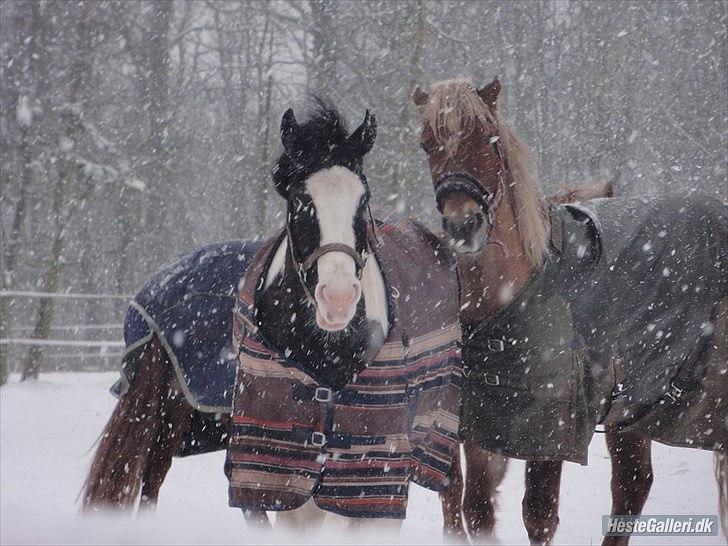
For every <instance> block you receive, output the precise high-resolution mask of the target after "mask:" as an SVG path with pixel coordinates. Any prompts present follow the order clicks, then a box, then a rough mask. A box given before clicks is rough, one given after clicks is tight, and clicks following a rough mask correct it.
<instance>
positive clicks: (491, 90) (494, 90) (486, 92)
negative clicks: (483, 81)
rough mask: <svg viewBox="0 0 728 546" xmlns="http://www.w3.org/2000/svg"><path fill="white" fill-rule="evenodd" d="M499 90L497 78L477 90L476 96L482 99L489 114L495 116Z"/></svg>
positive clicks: (499, 85)
mask: <svg viewBox="0 0 728 546" xmlns="http://www.w3.org/2000/svg"><path fill="white" fill-rule="evenodd" d="M500 90H501V84H500V81H498V76H496V78H495V79H494V80H493V81H492V82H490V83H489V84H488V85H486V86H485V87H483V88H482V89H479V90H478V96H479V97H480V98H481V99H483V102H484V103H485V104H486V105H487V106H488V109H489V110H490V111H491V113H493V114H495V109H496V104H497V102H498V94H499V93H500Z"/></svg>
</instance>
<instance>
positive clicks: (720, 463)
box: [715, 450, 728, 537]
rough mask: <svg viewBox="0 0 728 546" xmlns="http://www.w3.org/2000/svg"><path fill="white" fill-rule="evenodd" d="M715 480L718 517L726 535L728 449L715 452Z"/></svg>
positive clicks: (727, 523)
mask: <svg viewBox="0 0 728 546" xmlns="http://www.w3.org/2000/svg"><path fill="white" fill-rule="evenodd" d="M715 480H716V481H717V482H718V518H719V519H720V526H721V527H722V528H723V535H725V536H726V537H728V450H727V451H723V452H719V451H716V452H715Z"/></svg>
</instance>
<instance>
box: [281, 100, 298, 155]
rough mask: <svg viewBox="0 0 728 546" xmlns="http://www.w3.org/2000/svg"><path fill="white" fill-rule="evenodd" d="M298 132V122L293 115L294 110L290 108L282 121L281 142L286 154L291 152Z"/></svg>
mask: <svg viewBox="0 0 728 546" xmlns="http://www.w3.org/2000/svg"><path fill="white" fill-rule="evenodd" d="M297 130H298V122H297V121H296V116H294V115H293V108H289V109H288V110H286V113H285V114H283V119H282V120H281V142H282V143H283V147H284V148H285V149H286V152H290V151H291V147H292V146H293V141H294V137H295V134H296V131H297Z"/></svg>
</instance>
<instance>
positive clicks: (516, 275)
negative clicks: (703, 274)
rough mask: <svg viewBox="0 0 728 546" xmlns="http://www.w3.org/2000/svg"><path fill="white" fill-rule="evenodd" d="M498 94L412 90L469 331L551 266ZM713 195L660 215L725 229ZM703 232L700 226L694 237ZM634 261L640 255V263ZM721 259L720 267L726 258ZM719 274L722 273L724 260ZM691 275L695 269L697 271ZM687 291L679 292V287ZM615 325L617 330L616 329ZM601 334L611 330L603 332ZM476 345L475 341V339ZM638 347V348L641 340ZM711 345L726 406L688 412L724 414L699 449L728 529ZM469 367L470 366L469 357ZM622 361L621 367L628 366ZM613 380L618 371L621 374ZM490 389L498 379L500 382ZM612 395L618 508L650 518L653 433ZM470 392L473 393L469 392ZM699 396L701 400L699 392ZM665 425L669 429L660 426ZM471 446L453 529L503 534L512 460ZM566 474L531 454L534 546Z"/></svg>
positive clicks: (608, 428) (710, 384) (719, 325)
mask: <svg viewBox="0 0 728 546" xmlns="http://www.w3.org/2000/svg"><path fill="white" fill-rule="evenodd" d="M499 91H500V84H499V82H498V81H497V80H495V81H494V82H493V83H491V84H490V85H488V86H486V87H485V88H483V89H481V90H477V89H475V88H474V87H473V86H472V84H471V83H470V82H469V81H468V80H464V79H460V80H449V81H444V82H440V83H438V84H435V85H434V86H433V88H432V92H431V93H429V94H428V93H426V92H424V91H422V90H421V89H419V87H418V88H416V89H415V91H414V92H413V97H412V98H413V101H414V103H415V104H416V106H417V107H418V109H419V112H420V114H421V115H422V118H423V131H422V135H421V145H422V148H423V149H424V151H425V153H426V154H427V156H428V161H429V165H430V169H431V174H432V178H433V182H434V185H435V192H436V199H437V204H438V209H439V210H440V212H441V214H442V215H443V227H444V229H445V231H446V232H447V237H448V239H449V240H450V242H451V246H452V248H453V250H454V251H455V252H456V254H457V268H458V273H459V276H460V283H461V309H462V313H461V322H462V324H463V327H464V331H467V330H468V329H470V330H471V331H473V332H477V329H478V328H479V327H480V326H482V325H483V324H488V321H490V319H492V318H493V317H494V316H498V315H497V314H498V313H499V312H501V311H502V310H504V309H506V308H507V307H508V305H509V304H510V303H511V302H512V301H513V300H514V299H516V298H517V297H518V295H520V294H521V293H522V291H523V290H525V288H526V287H527V286H528V285H529V282H530V281H531V280H532V278H534V274H535V272H537V271H539V270H540V268H542V267H545V266H544V265H543V264H544V262H543V260H544V256H545V255H546V253H547V251H548V248H549V245H550V243H551V239H550V237H551V234H550V232H549V213H548V207H547V206H545V200H544V199H543V197H542V194H541V193H540V191H539V189H538V186H537V185H536V183H535V181H534V180H533V178H532V176H531V174H530V172H529V169H528V154H527V150H526V148H525V146H524V145H523V143H522V142H521V141H520V140H519V139H518V138H517V137H516V136H515V135H514V134H513V133H512V132H511V131H510V130H509V129H508V128H507V127H505V125H504V124H503V123H502V122H501V120H500V118H499V116H498V113H497V108H496V104H497V98H498V94H499ZM579 197H580V196H578V195H570V194H569V193H566V194H564V195H562V196H560V198H559V199H558V200H559V201H570V200H572V199H575V198H579ZM607 201H608V202H612V201H611V200H607ZM615 201H617V200H615ZM705 202H706V201H703V202H702V203H698V199H697V198H692V199H691V198H688V199H687V200H685V201H682V202H676V201H673V202H668V205H667V206H664V207H663V208H661V209H659V210H658V213H660V214H668V213H672V212H674V211H680V212H682V211H683V210H685V209H684V208H682V209H681V208H680V207H694V208H693V209H692V210H695V211H696V215H695V216H697V217H698V218H699V219H701V220H702V221H703V222H706V221H707V222H713V224H704V226H705V225H707V226H710V225H715V226H718V227H716V228H715V229H714V231H716V232H717V231H718V230H724V229H725V222H724V218H725V214H724V212H725V210H724V205H721V204H716V202H711V203H710V204H708V205H703V203H705ZM615 206H617V207H620V206H622V204H621V203H616V204H615ZM700 207H702V208H700ZM688 210H691V209H690V208H688ZM683 216H685V215H683ZM704 226H701V227H703V230H702V233H707V235H706V237H707V238H708V239H710V238H711V237H712V238H718V237H719V235H718V234H717V233H713V232H711V230H710V229H707V228H705V227H704ZM665 233H667V232H665ZM684 233H686V231H685V230H684V229H683V226H680V228H678V230H677V233H676V235H677V236H680V235H681V234H684ZM692 235H693V234H692V233H691V234H690V236H692ZM660 236H661V237H663V236H664V235H660ZM713 241H716V239H710V240H709V244H712V247H711V248H713V249H715V248H718V250H717V252H719V253H720V252H724V251H725V249H724V248H723V247H721V246H720V245H721V243H719V242H717V241H716V242H715V243H714V242H713ZM678 244H681V243H678ZM683 248H684V247H683ZM673 254H674V252H673ZM580 257H581V256H580ZM590 258H591V256H590ZM603 261H604V260H602V261H601V262H599V263H600V264H601V263H603ZM684 261H687V260H684ZM617 263H619V262H617ZM633 263H635V262H631V263H630V265H632V264H633ZM714 263H716V262H715V261H708V262H707V264H708V265H709V266H711V267H712V264H714ZM718 263H719V264H720V259H719V260H718ZM697 265H701V264H697ZM717 269H718V270H719V269H720V265H718V267H717ZM663 271H664V270H663ZM681 273H683V272H681ZM685 274H687V275H689V274H690V272H689V271H688V272H686V273H685ZM719 274H720V272H719ZM607 275H608V273H607ZM711 275H713V276H711V277H710V281H711V282H714V284H716V285H719V286H718V288H717V289H716V291H717V292H718V294H717V297H715V298H714V299H713V300H712V301H711V306H712V309H711V310H709V311H710V312H713V313H714V314H713V317H714V318H713V319H712V320H714V323H713V325H714V326H715V330H713V329H711V330H710V333H712V332H713V331H717V332H724V331H725V329H726V322H727V321H726V305H725V304H726V301H727V300H726V299H725V294H722V292H720V291H721V289H722V288H721V287H722V284H721V281H720V277H714V275H715V270H713V271H712V272H711ZM663 276H666V275H664V274H663ZM607 278H608V277H607ZM656 282H657V281H656ZM648 284H649V283H648ZM667 284H668V286H669V289H672V287H673V286H675V283H673V284H672V285H670V284H669V283H667ZM625 288H626V289H628V290H629V291H628V292H627V297H632V298H633V299H634V298H635V294H636V293H637V292H636V291H635V290H633V288H632V287H631V286H630V287H625ZM708 288H709V289H710V285H708ZM677 289H678V291H679V289H680V286H679V285H677ZM711 290H712V289H711ZM577 295H578V296H579V297H581V299H580V300H579V299H576V301H575V303H571V305H572V310H574V309H576V311H578V312H579V313H581V314H580V318H582V319H584V318H586V319H587V320H592V315H594V309H593V308H590V307H589V305H585V303H588V297H589V296H590V295H591V294H589V293H588V291H583V292H581V293H579V294H577ZM721 295H722V296H723V299H721ZM671 296H672V294H671V293H670V294H668V295H667V297H666V298H665V300H664V303H660V304H658V305H663V304H664V305H670V304H671V302H672V301H673V300H674V299H677V298H676V297H671ZM677 296H678V297H679V294H678V295H677ZM713 296H715V294H713V292H711V297H713ZM569 297H574V295H573V293H569ZM570 301H571V300H570ZM644 303H645V305H647V304H649V302H644ZM574 306H576V307H574ZM649 309H652V308H651V307H649ZM602 311H603V310H602V309H600V312H602ZM617 311H618V309H617ZM585 322H586V321H585ZM708 324H709V323H708ZM575 326H576V322H575ZM590 326H591V325H590ZM586 330H587V332H586V334H587V335H585V336H584V337H585V338H586V339H587V340H589V339H590V338H589V333H590V332H589V328H587V329H586ZM604 331H608V332H610V334H612V335H613V333H612V331H611V330H604ZM591 333H592V334H593V333H594V330H592V332H591ZM579 334H582V332H579ZM598 335H602V331H599V332H598ZM678 335H679V334H678ZM605 337H606V336H605ZM706 337H707V335H706ZM611 339H614V338H610V339H606V340H605V339H602V340H598V341H597V342H595V344H596V343H598V342H599V341H608V342H609V341H611ZM685 339H687V338H685ZM721 339H722V341H721ZM592 341H593V340H592ZM465 343H466V344H467V343H468V341H467V339H466V341H465ZM636 343H637V344H639V341H637V342H636ZM704 346H705V347H707V348H706V349H705V350H703V351H702V352H701V353H700V358H707V359H709V361H708V362H705V361H704V363H705V369H708V370H710V373H711V374H713V375H712V376H711V377H710V378H708V379H706V380H705V381H704V382H703V383H702V384H701V385H700V386H701V387H704V388H706V389H711V388H712V389H714V390H713V391H709V392H708V396H707V397H704V398H701V399H700V400H699V401H700V402H702V401H706V400H707V403H710V404H714V405H715V411H714V412H710V411H706V409H705V406H703V410H702V411H703V413H702V414H696V413H695V411H696V410H691V411H688V410H685V411H683V413H681V414H680V416H681V417H682V416H683V415H686V416H687V417H688V418H693V419H695V421H699V420H702V421H705V420H709V419H712V418H715V417H716V415H711V413H717V414H719V416H718V417H719V418H718V421H716V426H715V427H713V426H710V427H708V428H707V429H706V430H705V431H702V432H701V434H705V435H712V434H715V436H714V438H715V441H712V442H708V443H705V444H703V445H702V446H700V447H704V448H706V449H713V450H714V451H716V479H717V480H718V482H719V489H720V494H719V508H720V513H721V516H722V524H723V525H724V528H725V514H726V488H727V487H728V472H727V469H728V463H727V462H726V461H727V459H726V455H725V449H726V441H725V424H724V423H722V424H721V422H720V418H722V416H724V414H725V402H724V399H725V397H724V396H723V393H724V392H725V379H724V376H725V360H726V359H725V356H726V347H725V339H724V338H721V335H720V333H719V334H718V335H715V336H713V337H712V338H710V342H709V343H708V342H706V344H705V345H704ZM590 348H591V345H590ZM602 348H603V347H600V349H602ZM630 349H632V347H630V346H628V347H627V350H630ZM498 350H500V351H502V350H503V349H502V348H500V349H498ZM602 354H608V351H607V350H604V351H602ZM706 355H707V356H706ZM614 356H616V355H610V361H611V358H613V357H614ZM619 356H621V355H619ZM651 358H659V355H658V354H655V353H651ZM605 360H606V358H605ZM465 364H466V366H470V363H469V362H468V358H467V356H465ZM599 364H601V365H602V366H604V368H605V369H606V368H607V367H608V364H607V362H601V363H599ZM474 365H477V363H474ZM613 365H614V366H615V368H616V366H617V364H613ZM471 369H472V370H473V371H472V372H471V373H477V371H476V370H477V368H475V369H474V368H471ZM496 377H497V376H496ZM613 377H614V378H616V377H617V375H615V376H613ZM676 379H679V376H678V375H676V376H675V378H674V379H673V380H672V381H671V382H670V391H669V392H668V393H667V394H669V395H674V398H676V399H679V398H680V397H681V396H682V395H683V393H684V390H686V389H680V388H677V387H678V385H677V384H676V383H675V380H676ZM489 384H490V385H498V383H497V382H496V383H489ZM611 386H612V385H610V389H611ZM613 386H614V387H615V390H614V392H615V393H616V392H617V388H618V387H620V386H621V384H620V382H619V381H618V380H615V382H614V385H613ZM673 387H675V389H673ZM609 394H610V393H609V392H607V396H606V397H605V401H606V402H605V403H606V407H604V408H602V410H603V412H602V413H600V417H601V418H602V420H603V422H604V423H605V432H606V440H607V446H608V449H609V453H610V456H611V460H612V482H611V484H612V487H611V489H612V514H613V515H617V514H640V513H641V511H642V507H643V506H644V503H645V501H646V500H647V496H648V493H649V491H650V486H651V484H652V479H653V473H652V466H651V456H650V441H651V440H650V437H649V436H647V435H646V434H645V432H644V431H643V430H641V429H640V427H630V428H629V429H628V430H623V428H622V423H619V421H620V417H622V415H621V413H622V412H621V411H618V410H617V409H615V406H616V402H612V407H611V411H610V408H609V402H610V399H612V400H613V401H616V397H614V398H612V397H611V396H609ZM688 396H690V394H688ZM465 397H466V398H467V394H466V395H465ZM690 400H692V401H693V402H695V401H696V399H694V398H692V399H690ZM667 407H669V404H668V405H667ZM695 407H696V408H698V409H697V411H700V407H701V406H700V404H697V403H696V404H695ZM615 413H616V414H617V415H615ZM648 415H649V414H648ZM516 418H517V416H516ZM638 422H642V421H638ZM617 423H619V426H618V425H617ZM657 423H658V425H659V421H658V422H657ZM651 424H654V423H651ZM721 427H722V428H721ZM653 430H654V429H653ZM546 432H548V431H546ZM655 436H657V437H659V435H655ZM464 446H465V449H464V451H465V457H466V460H465V468H466V478H465V479H466V482H465V483H463V482H462V477H461V476H459V475H456V476H453V487H452V489H451V490H450V491H449V492H447V493H446V494H444V495H443V497H442V501H443V512H444V515H445V525H446V532H447V531H449V532H452V533H455V534H460V535H462V534H463V533H464V528H465V527H466V526H467V528H468V529H469V531H470V533H471V535H473V536H487V535H490V534H491V533H492V531H493V525H494V515H493V497H494V491H495V487H496V486H497V484H498V482H499V480H500V477H502V472H503V468H504V465H503V464H502V457H501V456H499V455H493V454H488V453H485V452H483V451H481V450H479V449H478V447H477V446H476V445H475V444H474V443H472V442H470V441H468V438H467V437H466V438H465V444H464ZM525 458H526V459H528V457H525ZM547 459H548V458H547ZM494 461H495V462H498V463H499V464H497V465H495V466H496V469H495V472H494V471H493V469H492V467H493V466H494V464H493V463H494ZM561 469H562V461H561V460H539V461H536V460H527V465H526V491H525V495H524V499H523V519H524V523H525V526H526V529H527V532H528V536H529V538H530V540H531V541H532V542H533V543H540V544H547V543H549V542H551V540H552V539H553V536H554V534H555V532H556V528H557V526H558V521H559V519H558V500H559V486H560V479H561ZM462 488H464V495H463V494H462V491H461V489H462ZM463 519H464V522H463ZM628 540H629V537H628V536H620V537H605V539H604V544H627V542H628Z"/></svg>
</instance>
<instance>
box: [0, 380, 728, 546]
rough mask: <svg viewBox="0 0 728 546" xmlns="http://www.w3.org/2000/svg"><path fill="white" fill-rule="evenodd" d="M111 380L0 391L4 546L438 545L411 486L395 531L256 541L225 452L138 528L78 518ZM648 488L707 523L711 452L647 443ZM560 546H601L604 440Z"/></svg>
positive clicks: (508, 526)
mask: <svg viewBox="0 0 728 546" xmlns="http://www.w3.org/2000/svg"><path fill="white" fill-rule="evenodd" d="M115 379H116V374H113V373H89V374H82V373H54V374H47V375H44V376H42V379H41V380H40V381H38V382H35V383H29V384H21V383H18V378H17V377H13V378H11V382H10V383H9V384H8V385H6V386H4V387H2V388H0V543H2V544H16V543H21V544H48V543H53V544H78V543H87V544H88V543H93V544H160V543H164V544H210V543H217V544H234V543H261V542H266V543H272V542H275V543H297V544H304V543H321V542H329V543H340V542H344V541H346V542H349V541H354V542H357V541H361V542H380V543H382V542H384V543H408V544H414V543H418V544H433V543H439V542H440V541H441V538H442V536H441V527H442V516H441V514H440V507H439V502H438V498H437V495H436V494H435V493H432V492H429V491H425V490H424V489H421V488H419V487H416V486H413V487H412V489H411V493H410V505H409V508H408V513H409V517H408V518H407V520H406V521H405V522H404V525H403V526H402V530H401V532H400V534H399V536H398V537H397V536H395V535H394V534H393V533H392V532H391V531H380V532H378V533H374V534H373V535H367V536H357V537H354V538H353V539H351V537H349V539H345V538H344V535H342V530H341V528H340V527H338V526H334V525H332V526H331V528H330V529H329V531H328V532H327V534H326V535H325V536H316V537H308V538H303V537H300V536H295V537H293V536H282V535H281V534H276V535H274V536H269V535H260V534H253V533H252V532H251V531H250V530H248V529H246V526H245V524H244V523H243V520H242V516H241V514H240V513H239V512H238V511H236V510H233V509H231V508H228V507H227V489H226V488H227V483H226V480H225V477H224V475H223V473H222V464H223V458H224V455H223V453H213V454H209V455H203V456H198V457H190V458H187V459H177V460H175V462H174V464H173V466H172V470H171V471H170V473H169V476H168V478H167V481H166V483H165V484H164V486H163V488H162V493H161V497H160V502H159V506H158V508H157V511H156V512H155V513H154V514H149V515H145V516H143V517H141V518H136V519H133V518H109V517H104V518H102V517H95V518H91V519H83V518H81V517H80V516H79V515H78V513H77V512H78V505H77V504H76V500H77V495H78V492H79V489H80V487H81V483H82V481H83V478H84V475H85V473H86V470H87V467H88V464H89V461H90V458H91V455H92V453H93V452H92V446H93V443H94V441H95V439H96V437H97V436H98V434H99V433H100V431H101V429H102V427H103V425H104V424H105V422H106V420H107V419H108V417H109V415H110V414H111V411H112V408H113V406H114V404H115V399H114V398H112V396H111V395H110V394H108V387H109V385H111V383H112V382H113V381H114V380H115ZM653 464H654V469H655V474H656V476H655V483H654V485H653V487H652V492H651V494H650V498H649V500H648V501H647V506H646V508H645V513H646V514H715V513H716V504H717V500H716V499H717V489H716V484H715V481H714V478H713V458H712V454H710V453H706V452H700V451H696V450H688V449H674V448H668V447H665V446H662V445H659V444H655V446H654V449H653ZM561 491H562V494H561V510H560V514H561V526H560V528H559V531H558V533H557V535H556V543H557V544H598V543H600V542H601V538H602V537H601V528H600V525H601V515H602V514H606V513H608V511H609V507H610V497H609V459H608V457H607V450H606V447H605V445H604V440H603V438H602V436H600V435H597V436H596V437H595V439H594V441H593V443H592V446H591V452H590V465H589V467H580V466H577V465H574V464H567V465H566V468H565V470H564V478H563V482H562V488H561ZM522 494H523V463H521V462H519V461H514V462H513V463H512V464H511V466H510V468H509V471H508V475H507V476H506V479H505V481H504V483H503V485H502V487H501V494H500V504H499V509H498V524H497V536H498V539H499V541H500V543H501V544H527V543H528V539H527V536H526V532H525V530H524V527H523V524H522V522H521V515H520V512H521V508H520V506H521V504H520V503H521V496H522ZM668 542H669V543H673V544H724V543H725V538H724V537H722V536H718V537H701V538H696V539H692V540H690V539H686V538H685V537H674V538H670V537H659V538H657V537H656V538H633V540H632V544H663V543H668Z"/></svg>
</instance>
